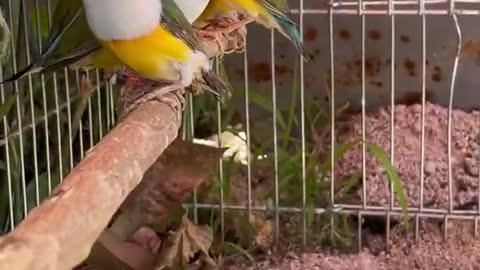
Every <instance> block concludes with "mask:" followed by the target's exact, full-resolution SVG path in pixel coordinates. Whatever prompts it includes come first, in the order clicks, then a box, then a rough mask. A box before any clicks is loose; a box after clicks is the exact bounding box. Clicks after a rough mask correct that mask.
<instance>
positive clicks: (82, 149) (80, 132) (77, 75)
mask: <svg viewBox="0 0 480 270" xmlns="http://www.w3.org/2000/svg"><path fill="white" fill-rule="evenodd" d="M75 78H76V80H77V89H78V90H79V91H82V90H81V89H82V85H81V79H80V71H78V70H75ZM77 133H78V142H79V148H80V149H79V150H80V159H83V157H84V155H85V146H84V143H83V122H82V118H81V117H80V119H79V120H78V132H77Z"/></svg>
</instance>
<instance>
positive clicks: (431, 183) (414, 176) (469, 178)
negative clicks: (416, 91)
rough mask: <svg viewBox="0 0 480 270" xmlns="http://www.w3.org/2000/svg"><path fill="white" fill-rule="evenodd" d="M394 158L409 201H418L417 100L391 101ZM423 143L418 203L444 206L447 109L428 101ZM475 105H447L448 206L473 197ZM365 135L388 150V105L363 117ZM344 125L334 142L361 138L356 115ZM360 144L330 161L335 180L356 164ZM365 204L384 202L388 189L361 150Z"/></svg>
mask: <svg viewBox="0 0 480 270" xmlns="http://www.w3.org/2000/svg"><path fill="white" fill-rule="evenodd" d="M394 111H395V125H394V132H395V142H394V145H395V147H394V158H395V165H396V167H397V170H398V174H399V176H400V178H401V179H402V181H403V185H404V188H405V189H406V193H407V196H408V202H409V206H411V207H418V206H419V204H420V183H421V181H420V180H421V175H420V172H421V124H422V122H421V114H422V109H421V105H410V106H405V105H397V106H396V107H395V110H394ZM425 115H426V117H425V144H424V145H425V149H424V151H425V152H424V156H425V159H424V161H425V162H424V171H423V172H424V174H423V178H424V189H423V202H424V206H426V207H431V208H437V209H448V206H449V205H448V203H449V198H448V194H449V190H448V186H449V185H448V159H447V157H448V154H447V153H448V136H447V134H448V133H447V132H448V131H447V130H448V121H447V119H448V110H447V109H445V108H443V107H441V106H438V105H434V104H430V103H428V104H427V105H426V107H425ZM479 116H480V113H479V112H477V111H474V112H471V113H466V112H463V111H460V110H454V111H452V140H451V142H452V143H451V146H452V159H451V162H452V175H451V177H452V194H453V198H452V203H453V206H454V208H466V207H467V208H468V207H469V206H468V205H470V204H471V203H473V204H475V203H476V202H477V201H478V186H479V181H480V179H479V177H478V174H479V166H478V165H479V160H480V156H479V153H480V151H479V149H480V147H479V141H478V139H479V120H480V118H479ZM365 122H366V127H367V136H366V137H367V138H366V139H367V141H369V142H373V143H375V144H377V145H378V146H381V147H382V148H383V149H384V150H385V151H386V152H387V153H390V145H391V140H390V138H391V133H390V132H391V128H390V109H389V108H383V109H380V110H378V111H376V112H373V113H371V114H368V115H367V116H366V119H365ZM349 123H350V125H349V127H350V129H349V130H347V131H345V132H343V133H342V134H340V136H339V141H340V142H353V141H355V140H358V139H361V136H362V125H361V123H362V121H361V116H353V117H352V118H351V119H350V121H349ZM361 161H362V150H361V147H358V148H357V149H355V150H354V151H349V152H347V153H346V155H345V157H344V158H343V159H342V160H340V161H339V162H338V163H337V164H336V170H335V174H336V177H337V179H339V180H337V182H336V183H339V184H341V179H346V178H348V176H349V175H352V174H353V173H354V172H356V171H358V170H360V169H361V164H362V162H361ZM366 171H367V172H366V174H367V175H366V176H367V177H366V179H367V181H366V182H367V185H366V191H367V204H368V205H374V206H386V205H388V203H389V201H390V191H389V186H388V181H387V179H386V176H385V173H384V169H383V167H382V166H380V165H379V162H378V161H377V160H376V158H375V157H374V156H373V155H372V154H370V153H369V152H368V151H367V169H366ZM361 199H363V198H362V190H361V188H360V189H358V191H357V201H358V200H361ZM397 206H398V203H397Z"/></svg>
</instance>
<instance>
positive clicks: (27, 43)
mask: <svg viewBox="0 0 480 270" xmlns="http://www.w3.org/2000/svg"><path fill="white" fill-rule="evenodd" d="M22 14H23V20H24V22H25V23H24V24H23V26H24V35H25V55H26V58H27V64H30V63H31V61H32V59H31V50H30V39H29V37H28V35H29V33H30V31H29V28H28V18H27V4H26V2H25V1H24V0H23V1H22ZM27 78H28V93H29V97H28V98H29V99H30V118H31V123H32V148H33V171H34V172H33V173H34V180H33V181H34V184H35V203H36V205H39V204H40V193H39V180H38V154H37V152H38V151H37V149H38V147H37V126H36V116H35V106H34V100H33V80H32V75H30V74H28V76H27ZM26 186H27V183H24V187H25V198H26V195H27V193H26ZM25 203H27V201H25ZM27 207H28V205H27Z"/></svg>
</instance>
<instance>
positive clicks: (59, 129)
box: [53, 74, 63, 181]
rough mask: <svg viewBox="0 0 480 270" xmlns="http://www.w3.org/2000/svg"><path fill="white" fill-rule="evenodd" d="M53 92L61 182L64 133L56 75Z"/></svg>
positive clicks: (54, 76) (61, 178)
mask: <svg viewBox="0 0 480 270" xmlns="http://www.w3.org/2000/svg"><path fill="white" fill-rule="evenodd" d="M53 92H54V96H55V113H56V118H57V151H58V168H59V173H60V176H59V177H60V181H62V180H63V154H62V132H61V121H60V105H59V101H58V85H57V78H56V74H53Z"/></svg>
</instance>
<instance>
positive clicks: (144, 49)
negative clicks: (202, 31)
mask: <svg viewBox="0 0 480 270" xmlns="http://www.w3.org/2000/svg"><path fill="white" fill-rule="evenodd" d="M103 45H104V47H105V48H107V49H108V50H110V51H111V52H112V53H113V54H114V55H115V56H116V57H117V58H118V59H120V60H121V61H122V62H123V63H124V64H125V65H126V66H128V67H130V68H131V69H133V70H135V71H136V72H137V73H139V74H140V75H142V76H145V77H147V78H150V79H154V80H178V79H179V74H178V70H177V69H176V68H177V67H176V66H175V65H172V62H173V63H174V62H180V63H184V62H186V61H187V60H188V56H189V54H190V52H191V51H192V50H191V49H190V48H189V47H188V46H187V45H186V44H185V43H184V42H182V40H180V39H178V38H176V37H175V36H174V35H173V34H171V33H170V32H169V31H167V30H165V29H164V28H162V27H161V26H158V27H157V28H156V29H155V30H154V31H152V32H151V33H150V34H148V35H145V36H142V37H139V38H136V39H132V40H113V41H106V42H103Z"/></svg>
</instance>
